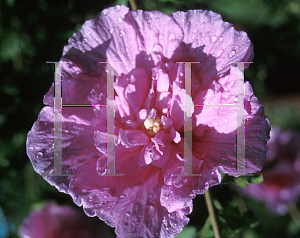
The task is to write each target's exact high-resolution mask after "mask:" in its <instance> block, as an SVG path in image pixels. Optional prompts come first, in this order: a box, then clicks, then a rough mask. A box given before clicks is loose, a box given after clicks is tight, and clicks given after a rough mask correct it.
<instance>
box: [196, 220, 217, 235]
mask: <svg viewBox="0 0 300 238" xmlns="http://www.w3.org/2000/svg"><path fill="white" fill-rule="evenodd" d="M198 237H199V238H203V237H205V238H210V237H214V233H213V231H212V229H211V221H210V217H209V216H208V217H207V219H206V221H205V223H204V225H203V227H202V229H201V230H200V232H198V234H197V238H198Z"/></svg>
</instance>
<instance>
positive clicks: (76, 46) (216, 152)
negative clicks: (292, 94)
mask: <svg viewBox="0 0 300 238" xmlns="http://www.w3.org/2000/svg"><path fill="white" fill-rule="evenodd" d="M252 56H253V51H252V45H251V42H250V40H249V38H248V37H247V35H246V33H245V32H242V31H241V32H238V31H236V30H235V29H234V28H233V26H232V25H230V24H229V23H226V22H223V21H222V19H221V16H220V15H218V14H216V13H213V12H211V11H202V10H190V11H188V12H176V13H173V14H172V15H171V16H168V15H165V14H163V13H161V12H158V11H153V12H145V11H141V10H138V11H129V10H128V8H127V7H125V6H116V7H112V8H108V9H105V10H103V11H102V12H101V13H100V14H99V15H97V16H96V17H95V18H93V19H91V20H89V21H86V22H85V23H84V25H83V26H82V29H81V30H80V31H79V32H77V33H75V34H74V35H73V36H72V37H71V38H70V40H69V44H68V45H67V46H65V48H64V51H63V57H62V59H61V60H62V61H65V62H68V63H62V100H63V104H87V105H94V106H93V107H64V108H63V109H62V117H63V118H62V126H63V131H62V153H63V158H62V160H63V161H62V168H63V173H65V174H67V173H68V174H71V176H70V177H66V176H61V177H58V176H48V177H47V176H46V174H49V173H51V172H52V171H53V166H54V165H53V149H54V148H53V139H54V138H53V127H54V124H53V121H54V109H53V105H54V99H53V93H54V87H52V88H51V89H50V91H49V92H48V93H47V94H46V95H45V98H44V103H45V104H46V105H48V106H47V107H45V108H43V110H42V111H41V113H40V115H39V119H38V120H37V121H36V123H35V124H34V126H33V128H32V129H31V131H30V132H29V134H28V140H27V152H28V156H29V157H30V159H31V162H32V164H33V166H34V168H35V170H36V171H37V172H38V173H40V174H41V175H42V176H43V177H44V178H45V179H46V180H47V181H48V182H49V183H50V184H52V185H54V186H56V187H57V188H58V189H59V191H62V192H65V193H68V194H70V195H71V196H72V198H73V200H74V202H75V203H76V204H77V205H78V206H83V208H84V210H85V212H86V214H87V215H88V216H98V217H99V218H100V219H101V220H104V221H105V222H106V223H107V224H108V225H110V226H112V227H116V234H117V235H118V237H174V236H175V235H176V234H178V233H180V232H181V231H182V228H183V227H184V226H185V225H186V224H187V223H188V221H189V219H188V218H187V217H186V215H188V214H189V213H191V211H192V199H193V198H194V197H195V196H196V194H203V193H204V191H205V190H206V189H208V188H209V187H211V186H213V185H216V184H219V183H220V180H221V176H220V172H224V173H227V174H232V175H235V174H236V131H237V108H236V107H228V106H214V107H203V106H197V105H203V104H214V105H217V104H233V105H236V101H237V79H238V78H239V79H243V74H242V73H241V71H240V70H238V69H237V67H236V66H235V65H234V64H232V63H231V62H237V61H243V62H247V61H250V60H251V59H252ZM106 61H108V62H122V63H116V64H115V83H114V90H115V105H116V108H115V133H114V135H113V138H115V141H116V145H115V147H114V153H115V170H116V174H124V176H99V175H101V174H103V173H105V171H106V170H105V169H106V160H107V158H106V157H107V156H106V153H107V151H106V150H107V124H108V123H112V122H111V121H107V116H106V108H105V107H102V106H96V104H99V105H105V104H106V98H107V93H106V91H107V86H106V85H107V73H106V70H105V64H102V63H101V64H100V63H99V62H106ZM191 61H192V62H199V61H200V62H201V64H193V65H192V100H190V103H191V104H192V105H193V106H194V105H196V106H197V107H195V108H194V107H192V109H191V111H187V112H186V113H187V114H191V115H192V133H193V137H192V141H193V142H192V148H193V151H192V153H193V157H192V172H193V173H194V174H201V176H176V174H183V173H184V161H183V160H184V159H183V150H184V143H183V139H184V138H183V135H184V123H185V121H184V120H185V119H184V110H185V106H184V105H185V104H184V100H185V96H186V90H185V88H184V85H185V82H184V81H185V74H184V73H185V71H184V64H179V63H176V62H191ZM244 104H245V110H244V116H245V132H246V133H245V140H246V145H247V146H246V151H245V153H246V166H245V173H253V172H256V171H258V170H261V169H262V166H263V164H264V160H265V153H266V149H265V144H266V141H267V139H268V134H269V130H270V125H269V121H268V120H267V119H266V117H265V116H264V110H263V107H262V106H261V104H260V103H259V101H258V100H257V98H256V97H255V96H254V94H253V91H252V88H251V86H250V84H249V83H248V82H246V83H245V99H244ZM109 136H110V137H111V136H112V135H109Z"/></svg>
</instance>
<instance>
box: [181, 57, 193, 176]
mask: <svg viewBox="0 0 300 238" xmlns="http://www.w3.org/2000/svg"><path fill="white" fill-rule="evenodd" d="M191 75H192V63H190V62H187V63H185V75H184V76H185V85H184V87H185V98H184V154H183V158H184V174H188V175H190V174H192V173H193V171H192V169H193V166H192V154H193V152H192V151H193V148H192V118H191V117H188V116H187V112H190V111H191V110H192V106H193V105H192V104H191V103H190V101H191V100H190V98H191V97H192V85H191V82H192V80H191V78H192V77H191ZM188 97H190V98H188Z"/></svg>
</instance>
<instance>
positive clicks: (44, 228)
mask: <svg viewBox="0 0 300 238" xmlns="http://www.w3.org/2000/svg"><path fill="white" fill-rule="evenodd" d="M101 225H102V224H99V223H98V222H95V220H90V218H88V217H87V216H85V215H84V214H83V213H82V212H80V211H77V210H75V209H74V208H71V207H69V206H59V205H57V204H55V203H53V202H48V203H46V204H44V205H43V207H42V208H40V209H36V210H33V211H31V212H30V213H29V215H28V216H27V217H26V218H25V219H24V221H23V224H22V225H21V227H20V229H19V235H20V237H21V238H57V237H60V238H83V237H84V238H95V237H105V238H111V237H113V235H112V234H111V233H109V232H108V231H106V230H105V227H104V226H101Z"/></svg>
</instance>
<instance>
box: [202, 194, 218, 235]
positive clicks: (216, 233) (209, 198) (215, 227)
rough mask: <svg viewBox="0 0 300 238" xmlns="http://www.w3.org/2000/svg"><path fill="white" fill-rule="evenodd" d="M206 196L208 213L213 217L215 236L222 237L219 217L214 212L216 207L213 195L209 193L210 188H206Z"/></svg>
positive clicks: (212, 223)
mask: <svg viewBox="0 0 300 238" xmlns="http://www.w3.org/2000/svg"><path fill="white" fill-rule="evenodd" d="M204 197H205V201H206V206H207V210H208V214H209V216H210V219H211V225H212V229H213V232H214V235H215V238H221V236H220V233H219V228H218V223H217V219H216V216H215V213H214V207H213V204H212V201H211V197H210V194H209V190H206V191H205V192H204Z"/></svg>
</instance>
